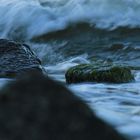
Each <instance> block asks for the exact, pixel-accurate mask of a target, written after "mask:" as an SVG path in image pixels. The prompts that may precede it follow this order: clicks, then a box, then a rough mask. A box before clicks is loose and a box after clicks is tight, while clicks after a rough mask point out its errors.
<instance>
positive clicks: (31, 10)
mask: <svg viewBox="0 0 140 140" xmlns="http://www.w3.org/2000/svg"><path fill="white" fill-rule="evenodd" d="M139 6H140V1H138V0H113V1H112V0H69V1H66V0H31V1H27V0H20V1H19V0H1V1H0V16H1V19H0V36H1V37H6V38H12V39H17V40H18V39H21V38H22V39H24V40H29V39H31V38H33V37H34V36H39V35H42V34H47V33H49V32H52V31H57V30H62V29H64V28H66V27H67V26H69V25H71V24H76V23H79V22H86V23H89V24H90V25H91V26H94V27H96V28H104V29H107V30H113V29H116V28H118V27H130V28H136V27H137V28H139V27H140V18H139V14H140V9H139Z"/></svg>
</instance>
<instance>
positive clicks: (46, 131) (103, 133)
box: [0, 72, 126, 140]
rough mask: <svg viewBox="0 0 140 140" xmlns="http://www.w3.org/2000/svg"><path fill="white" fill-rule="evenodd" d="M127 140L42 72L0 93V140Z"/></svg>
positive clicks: (25, 78) (31, 74)
mask: <svg viewBox="0 0 140 140" xmlns="http://www.w3.org/2000/svg"><path fill="white" fill-rule="evenodd" d="M16 139H17V140H20V139H21V140H126V139H125V138H124V137H123V136H121V135H120V134H119V133H118V132H117V131H116V130H114V129H113V127H111V126H110V125H108V124H107V123H105V122H104V121H102V120H101V119H99V118H98V117H96V116H95V114H94V113H93V111H92V110H91V109H90V108H89V107H88V106H87V105H86V104H85V103H84V101H82V100H81V99H80V98H78V97H77V96H75V95H74V94H73V93H72V92H70V91H69V90H68V89H66V88H65V87H64V86H62V85H61V84H60V83H58V82H55V81H53V80H51V79H49V78H48V77H45V76H43V75H42V74H41V73H33V72H32V73H30V74H26V75H25V76H24V77H22V78H21V79H20V80H16V81H15V82H13V83H11V84H10V85H8V86H6V87H5V88H3V90H1V94H0V140H16Z"/></svg>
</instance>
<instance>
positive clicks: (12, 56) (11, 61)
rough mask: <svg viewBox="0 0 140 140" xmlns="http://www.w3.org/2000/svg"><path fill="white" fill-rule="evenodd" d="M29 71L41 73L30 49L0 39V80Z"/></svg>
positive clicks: (39, 65)
mask: <svg viewBox="0 0 140 140" xmlns="http://www.w3.org/2000/svg"><path fill="white" fill-rule="evenodd" d="M30 70H37V71H40V72H41V71H42V68H41V62H40V60H39V59H38V58H37V57H36V55H35V54H34V53H33V52H32V50H31V49H30V47H29V46H28V45H26V44H20V43H17V42H14V41H10V40H6V39H0V78H1V77H8V78H9V77H10V78H11V77H12V78H13V77H16V76H17V75H20V74H23V73H24V72H26V71H30Z"/></svg>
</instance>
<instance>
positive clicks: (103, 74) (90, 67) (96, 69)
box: [65, 64, 134, 84]
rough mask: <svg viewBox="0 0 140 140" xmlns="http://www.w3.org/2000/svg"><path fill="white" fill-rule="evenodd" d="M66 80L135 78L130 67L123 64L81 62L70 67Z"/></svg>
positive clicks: (119, 80) (115, 80)
mask: <svg viewBox="0 0 140 140" xmlns="http://www.w3.org/2000/svg"><path fill="white" fill-rule="evenodd" d="M65 77H66V82H67V83H68V84H70V83H81V82H109V83H126V82H131V81H132V80H134V76H133V74H132V73H131V70H130V68H128V67H123V66H95V65H94V64H81V65H77V66H74V67H72V68H70V69H69V70H68V71H67V72H66V74H65Z"/></svg>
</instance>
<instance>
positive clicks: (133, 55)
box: [0, 0, 140, 140]
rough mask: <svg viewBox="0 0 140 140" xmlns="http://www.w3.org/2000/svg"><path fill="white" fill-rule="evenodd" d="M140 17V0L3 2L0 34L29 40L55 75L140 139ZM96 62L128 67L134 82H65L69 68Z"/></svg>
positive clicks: (103, 115) (98, 111)
mask: <svg viewBox="0 0 140 140" xmlns="http://www.w3.org/2000/svg"><path fill="white" fill-rule="evenodd" d="M139 15H140V0H0V38H7V39H12V40H15V41H18V42H21V43H26V44H29V45H30V46H31V48H32V50H33V51H34V52H35V53H36V55H37V56H38V57H39V58H40V59H41V61H42V63H43V67H44V68H45V70H46V71H47V73H48V75H49V76H50V77H51V78H53V79H55V80H58V81H60V82H62V83H63V84H64V85H65V86H66V87H67V88H69V89H70V90H72V91H73V92H74V93H75V94H76V95H77V96H79V97H80V98H82V99H83V100H84V101H85V102H86V103H87V104H89V106H90V107H91V109H93V110H94V111H95V112H96V114H97V116H99V117H100V118H102V119H103V120H105V121H106V122H108V123H110V124H111V125H113V126H114V128H116V129H117V130H118V131H119V132H120V133H122V134H124V135H126V136H128V137H129V138H130V139H132V140H140V16H139ZM116 44H117V45H116ZM92 61H96V62H102V63H108V62H113V63H115V64H121V65H124V66H127V67H130V68H131V70H132V73H133V74H134V76H135V80H134V81H132V82H129V83H123V84H113V83H96V82H83V83H79V84H70V85H68V84H66V81H65V72H66V71H67V70H68V69H69V68H70V67H72V66H76V65H78V64H85V63H91V62H92ZM7 81H9V80H7V79H1V80H0V87H1V86H3V84H5V83H6V82H7Z"/></svg>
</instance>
